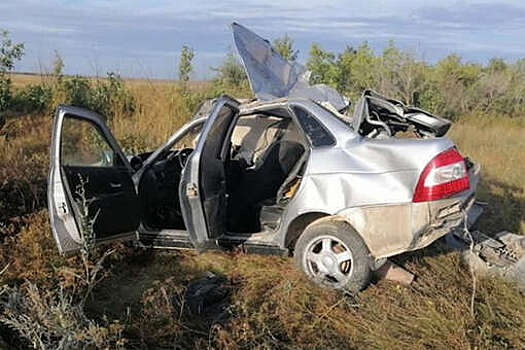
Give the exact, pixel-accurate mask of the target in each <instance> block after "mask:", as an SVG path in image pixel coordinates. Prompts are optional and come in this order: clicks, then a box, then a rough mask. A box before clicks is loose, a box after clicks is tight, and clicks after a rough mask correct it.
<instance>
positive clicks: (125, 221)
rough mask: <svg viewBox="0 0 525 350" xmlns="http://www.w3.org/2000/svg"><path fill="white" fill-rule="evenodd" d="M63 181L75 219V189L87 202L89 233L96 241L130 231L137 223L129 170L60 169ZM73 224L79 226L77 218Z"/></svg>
mask: <svg viewBox="0 0 525 350" xmlns="http://www.w3.org/2000/svg"><path fill="white" fill-rule="evenodd" d="M62 168H63V170H64V176H65V180H66V182H67V185H68V188H69V191H70V193H71V195H72V198H73V201H74V202H75V203H72V204H73V208H74V211H75V212H76V213H75V214H76V215H75V217H76V218H79V213H80V211H79V207H78V203H79V201H80V200H81V198H80V194H79V189H81V187H82V183H84V185H83V187H84V190H85V198H86V199H87V200H89V201H90V204H89V216H90V219H93V218H95V216H96V220H95V222H94V226H93V231H94V233H95V235H96V238H97V239H104V238H108V237H110V236H115V235H118V234H121V233H128V232H133V231H135V230H136V228H137V227H138V226H139V223H140V208H139V206H138V198H137V195H136V192H135V188H134V185H133V182H132V180H131V177H130V174H129V170H128V169H127V168H123V167H87V166H82V167H80V166H78V167H77V166H63V167H62ZM76 220H77V225H79V222H78V219H76Z"/></svg>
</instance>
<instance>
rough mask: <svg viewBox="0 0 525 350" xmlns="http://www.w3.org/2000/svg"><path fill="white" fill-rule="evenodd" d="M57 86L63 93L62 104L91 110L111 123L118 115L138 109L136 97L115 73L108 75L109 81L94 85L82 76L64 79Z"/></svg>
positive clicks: (105, 80) (98, 82)
mask: <svg viewBox="0 0 525 350" xmlns="http://www.w3.org/2000/svg"><path fill="white" fill-rule="evenodd" d="M57 84H58V90H60V91H61V92H62V96H63V97H62V99H63V101H62V103H64V104H68V105H72V106H77V107H83V108H87V109H90V110H92V111H95V112H97V113H99V114H100V115H102V116H103V117H104V118H105V119H106V120H109V121H110V120H112V119H113V116H114V115H115V114H116V113H120V114H124V115H128V114H131V113H133V112H134V111H135V108H136V102H135V97H134V96H133V95H132V94H131V93H130V92H129V91H128V89H126V87H125V85H124V81H123V80H122V78H121V77H120V76H119V75H117V74H115V73H108V77H107V79H104V80H102V79H101V80H97V81H96V82H95V83H93V84H92V83H90V81H89V80H88V79H86V78H84V77H81V76H75V77H72V78H62V79H60V80H58V83H57Z"/></svg>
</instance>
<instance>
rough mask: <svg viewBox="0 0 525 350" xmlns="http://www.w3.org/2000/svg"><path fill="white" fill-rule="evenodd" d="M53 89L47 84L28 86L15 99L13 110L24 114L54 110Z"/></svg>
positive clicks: (18, 92) (17, 93) (19, 91)
mask: <svg viewBox="0 0 525 350" xmlns="http://www.w3.org/2000/svg"><path fill="white" fill-rule="evenodd" d="M52 103H53V89H52V87H51V86H48V85H46V84H39V85H27V86H25V87H24V88H22V89H20V90H18V91H17V92H16V94H15V96H14V97H13V102H12V106H11V108H12V109H13V110H16V111H19V112H23V113H35V112H47V111H49V110H50V109H51V108H52V106H51V105H52Z"/></svg>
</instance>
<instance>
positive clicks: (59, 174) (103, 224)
mask: <svg viewBox="0 0 525 350" xmlns="http://www.w3.org/2000/svg"><path fill="white" fill-rule="evenodd" d="M50 157H51V158H50V164H49V178H48V206H49V215H50V219H51V228H52V231H53V236H54V238H55V241H56V243H57V247H58V249H59V251H60V252H61V253H63V254H71V253H74V252H76V251H78V250H79V249H80V248H81V247H82V246H83V244H87V245H88V246H91V245H93V244H96V243H100V242H103V241H111V240H116V239H126V238H132V237H135V236H136V234H135V231H136V230H137V228H138V226H139V224H140V209H139V208H140V207H139V201H138V198H137V194H136V191H135V186H134V184H133V181H132V179H131V175H132V169H131V166H130V165H129V163H128V161H127V159H126V157H125V156H124V154H123V153H122V151H121V149H120V147H119V146H118V144H117V142H116V141H115V139H114V137H113V135H112V134H111V132H110V131H109V129H108V128H107V126H106V125H105V123H104V121H103V120H102V118H101V117H100V116H99V115H97V114H95V113H92V112H89V111H87V110H84V109H81V108H76V107H68V106H59V107H58V108H57V111H56V115H55V119H54V124H53V137H52V142H51V150H50Z"/></svg>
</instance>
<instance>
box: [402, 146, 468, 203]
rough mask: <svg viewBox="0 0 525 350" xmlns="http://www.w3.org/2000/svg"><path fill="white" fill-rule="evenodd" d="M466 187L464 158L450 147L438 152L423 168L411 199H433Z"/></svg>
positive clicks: (418, 200) (466, 174) (460, 190)
mask: <svg viewBox="0 0 525 350" xmlns="http://www.w3.org/2000/svg"><path fill="white" fill-rule="evenodd" d="M468 189H469V179H468V172H467V167H466V165H465V159H463V157H462V156H461V154H459V152H458V151H457V150H456V149H455V148H450V149H448V150H446V151H444V152H442V153H440V154H438V155H437V156H436V157H435V158H434V159H432V160H431V161H430V163H428V164H427V166H426V167H425V169H423V173H422V174H421V176H420V177H419V181H418V182H417V186H416V190H415V192H414V198H413V199H412V201H413V202H426V201H435V200H438V199H443V198H446V197H449V196H451V195H453V194H455V193H459V192H463V191H465V190H468Z"/></svg>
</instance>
